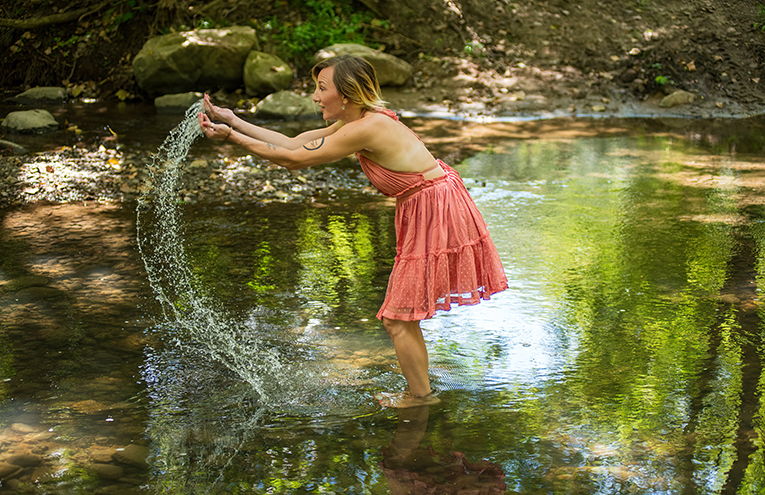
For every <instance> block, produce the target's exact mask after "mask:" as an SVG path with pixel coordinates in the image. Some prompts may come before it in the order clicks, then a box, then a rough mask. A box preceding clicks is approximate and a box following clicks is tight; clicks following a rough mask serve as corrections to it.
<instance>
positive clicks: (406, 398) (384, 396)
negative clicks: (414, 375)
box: [375, 392, 441, 409]
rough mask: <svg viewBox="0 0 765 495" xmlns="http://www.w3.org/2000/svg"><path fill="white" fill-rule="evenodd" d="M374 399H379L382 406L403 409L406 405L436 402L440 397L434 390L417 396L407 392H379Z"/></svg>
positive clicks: (425, 404)
mask: <svg viewBox="0 0 765 495" xmlns="http://www.w3.org/2000/svg"><path fill="white" fill-rule="evenodd" d="M375 399H377V400H378V401H380V405H381V406H382V407H395V408H397V409H405V408H408V407H418V406H429V405H432V404H438V403H439V402H441V399H439V398H438V397H436V394H435V392H431V393H429V394H428V395H424V396H422V397H417V396H416V395H412V394H411V393H409V392H402V393H400V394H390V393H385V392H383V393H380V394H377V395H375Z"/></svg>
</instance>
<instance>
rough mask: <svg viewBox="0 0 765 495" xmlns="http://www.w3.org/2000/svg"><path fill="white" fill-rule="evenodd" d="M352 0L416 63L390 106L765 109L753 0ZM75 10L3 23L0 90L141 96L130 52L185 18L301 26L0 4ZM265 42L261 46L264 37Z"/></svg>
mask: <svg viewBox="0 0 765 495" xmlns="http://www.w3.org/2000/svg"><path fill="white" fill-rule="evenodd" d="M340 3H342V2H340ZM127 5H132V7H131V10H125V9H126V8H127V7H126V6H127ZM349 5H350V7H352V8H355V9H356V10H358V11H368V10H369V9H372V10H374V11H375V12H376V14H375V15H376V16H377V17H378V18H380V19H384V20H385V21H387V22H388V24H386V25H384V26H385V27H375V26H367V27H368V29H367V28H366V27H365V30H364V33H365V35H366V36H367V38H368V39H369V41H370V42H376V43H381V44H382V45H383V46H384V49H385V50H386V51H388V52H390V53H393V54H395V55H397V56H400V57H402V58H404V59H405V60H407V61H409V62H410V63H412V64H413V65H414V67H415V76H414V78H413V80H412V81H410V83H409V84H408V85H407V86H406V87H404V88H396V89H393V88H388V89H386V90H385V97H386V98H387V99H388V100H389V101H390V102H391V104H392V106H393V107H395V108H397V109H409V110H412V111H416V112H419V113H424V112H434V111H435V112H445V111H448V112H452V113H455V112H456V113H463V114H468V115H478V114H490V115H505V116H513V115H526V114H537V115H538V114H542V115H571V114H578V115H582V114H585V115H586V114H603V115H634V114H638V115H659V114H661V115H665V114H675V115H688V116H708V117H715V116H731V115H734V116H748V115H754V114H760V113H762V111H763V108H765V96H764V93H763V91H762V87H763V86H762V85H765V77H763V74H764V73H765V65H764V63H763V55H762V54H763V48H765V33H763V26H765V10H763V8H762V7H760V5H759V4H758V3H756V2H751V1H745V0H727V1H715V2H713V1H711V0H668V1H662V2H658V1H655V0H630V1H622V2H608V1H599V0H581V1H579V2H576V3H572V2H569V1H568V0H549V1H531V0H527V1H515V2H513V1H509V0H461V1H459V0H425V1H422V2H410V1H408V0H389V1H387V2H385V5H384V8H383V6H382V3H381V2H380V1H378V0H360V1H357V2H356V1H354V2H350V3H349ZM77 9H79V12H82V15H81V16H80V17H78V18H77V20H76V21H70V22H62V23H56V24H50V25H47V26H44V27H37V28H25V27H15V28H14V27H2V26H3V24H2V23H0V49H3V50H4V52H5V55H4V57H5V58H4V61H3V67H4V69H5V70H4V71H3V74H2V76H0V87H2V88H4V89H5V92H6V94H7V93H10V92H13V91H18V90H20V89H23V88H24V87H27V86H36V85H61V84H66V85H69V86H70V87H71V86H78V85H79V86H80V87H81V88H85V89H86V90H88V91H92V92H94V93H95V94H96V96H98V97H102V98H108V97H112V98H114V97H116V96H115V95H116V94H118V93H117V92H118V91H119V90H123V93H122V95H125V94H129V95H133V96H135V97H139V98H140V97H142V96H143V95H141V91H140V89H139V88H137V87H136V85H135V81H134V80H133V79H132V74H131V72H130V60H132V57H133V56H135V54H136V53H137V52H138V50H139V49H140V47H141V46H142V45H143V42H144V41H145V39H147V38H148V37H149V36H151V35H154V34H157V33H158V32H162V31H166V30H168V29H174V28H181V27H183V24H184V23H186V24H187V25H195V24H196V25H200V23H201V22H202V19H225V23H230V24H237V23H249V24H255V25H257V26H259V28H260V32H261V33H265V31H266V26H268V25H269V24H268V23H269V22H271V20H273V19H279V20H280V22H282V23H283V24H287V25H289V24H294V25H299V23H300V22H301V21H302V20H304V18H305V13H304V12H302V13H301V12H300V11H298V10H297V9H295V8H294V6H292V5H290V4H288V3H287V2H266V1H259V0H255V1H251V2H247V3H238V4H236V6H235V8H231V6H228V4H226V3H225V2H203V3H198V2H194V1H192V0H188V1H185V2H180V1H176V0H172V1H169V0H168V1H164V2H160V3H159V4H157V5H154V6H149V5H148V4H147V5H144V3H142V2H140V1H139V2H117V3H116V4H115V6H112V7H111V8H110V7H109V6H108V5H107V6H105V4H104V3H102V2H97V1H95V0H80V1H78V2H72V3H71V5H69V6H68V7H66V8H65V9H58V8H54V7H53V6H51V5H48V3H47V2H28V3H25V4H24V5H23V6H19V5H18V2H12V1H10V0H0V21H2V20H3V19H7V20H15V21H26V22H27V23H28V21H30V20H31V19H34V18H35V17H36V18H46V16H51V15H59V16H65V15H67V14H70V13H72V12H73V11H75V10H77ZM120 9H122V10H120ZM382 10H384V12H383V11H382ZM301 16H302V17H301ZM204 22H205V23H206V24H205V25H209V24H210V23H209V21H207V20H205V21H204ZM221 22H223V21H221ZM225 23H224V24H225ZM219 24H220V23H219ZM5 25H6V26H7V25H8V23H7V22H6V23H5ZM93 38H96V39H95V40H94V39H93ZM263 40H264V47H263V48H264V49H268V48H269V42H268V41H267V36H265V35H264V37H263ZM306 74H307V73H306V71H305V70H302V71H299V77H298V79H297V80H296V81H295V88H296V89H301V88H304V89H309V87H310V83H309V82H308V81H307V79H306ZM211 89H214V88H211ZM677 89H683V90H685V91H688V92H690V93H693V94H694V95H695V96H696V98H695V101H694V102H693V103H691V104H686V105H683V106H679V107H672V108H662V107H660V106H659V102H660V101H661V98H662V97H663V96H664V95H666V94H667V93H671V92H673V91H675V90H677Z"/></svg>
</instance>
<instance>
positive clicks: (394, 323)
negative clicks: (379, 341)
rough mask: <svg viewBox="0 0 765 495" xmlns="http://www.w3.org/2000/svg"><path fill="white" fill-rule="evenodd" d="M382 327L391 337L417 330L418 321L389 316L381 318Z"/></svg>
mask: <svg viewBox="0 0 765 495" xmlns="http://www.w3.org/2000/svg"><path fill="white" fill-rule="evenodd" d="M382 323H383V327H385V330H386V331H387V332H388V335H390V336H391V337H397V336H399V335H401V334H402V333H405V332H410V331H414V330H417V329H418V328H419V323H420V322H419V321H405V320H393V319H391V318H385V317H383V319H382Z"/></svg>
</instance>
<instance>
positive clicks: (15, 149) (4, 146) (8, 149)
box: [0, 139, 28, 155]
mask: <svg viewBox="0 0 765 495" xmlns="http://www.w3.org/2000/svg"><path fill="white" fill-rule="evenodd" d="M27 153H28V151H27V149H26V148H25V147H23V146H22V145H20V144H17V143H14V142H13V141H6V140H4V139H0V155H2V154H6V155H26V154H27Z"/></svg>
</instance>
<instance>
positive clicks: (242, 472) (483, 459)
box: [0, 107, 765, 494]
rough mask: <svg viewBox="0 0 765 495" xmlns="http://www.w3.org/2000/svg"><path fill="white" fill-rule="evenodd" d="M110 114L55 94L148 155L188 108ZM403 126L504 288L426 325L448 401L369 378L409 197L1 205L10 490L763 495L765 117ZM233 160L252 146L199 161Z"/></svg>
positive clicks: (380, 361)
mask: <svg viewBox="0 0 765 495" xmlns="http://www.w3.org/2000/svg"><path fill="white" fill-rule="evenodd" d="M94 108H98V109H99V111H92V112H90V114H88V112H86V111H85V110H83V109H81V108H69V109H63V110H61V112H60V113H59V114H57V117H59V118H60V117H61V116H62V115H64V114H66V113H67V112H69V113H68V117H67V118H68V119H69V121H70V122H76V123H77V125H78V126H80V127H81V128H82V129H83V130H84V134H82V135H79V137H75V136H74V135H73V134H72V135H70V134H67V135H66V136H67V138H66V139H72V140H75V141H76V140H80V141H81V142H82V141H83V140H84V141H87V140H97V139H103V138H105V137H108V136H109V135H110V134H111V133H107V132H105V131H104V129H105V126H109V127H110V128H111V129H112V130H114V132H115V133H116V134H118V135H119V136H120V138H119V139H120V141H121V143H123V144H122V145H123V146H125V147H126V148H129V149H130V150H131V151H142V152H146V153H153V152H154V151H156V150H157V149H158V147H159V146H160V145H161V144H162V142H163V140H164V139H165V138H166V136H167V135H168V132H169V131H170V130H171V129H172V128H173V127H174V126H175V125H176V124H178V122H179V121H180V120H181V119H182V116H178V115H175V116H157V115H153V114H152V113H151V112H150V111H148V110H147V109H145V108H142V107H141V108H135V109H131V108H127V109H124V108H123V109H122V110H121V111H116V110H113V109H112V110H108V111H105V112H102V111H101V110H100V108H101V107H94ZM120 112H122V113H120ZM404 120H405V122H406V123H407V124H408V125H410V126H411V127H412V128H413V129H414V130H415V131H416V132H417V133H418V134H419V135H420V136H421V137H422V139H423V140H424V141H425V142H426V144H427V145H428V146H429V148H430V149H431V150H432V151H433V152H434V155H436V156H438V157H442V158H443V159H444V160H445V161H446V162H447V163H450V164H451V165H452V166H454V168H455V169H456V170H457V171H458V172H459V173H460V174H461V175H462V176H463V179H464V180H465V183H466V185H467V187H468V189H469V191H470V193H471V195H472V196H473V197H474V199H475V201H476V204H477V205H478V207H479V209H480V210H481V212H482V213H483V215H484V219H485V220H486V222H487V224H488V225H489V230H490V232H491V235H492V238H493V240H494V243H495V244H496V246H497V248H498V251H499V253H500V256H501V259H502V262H503V264H504V266H505V270H506V273H507V276H508V281H509V284H510V287H509V289H508V290H506V291H504V292H502V293H500V294H497V295H495V296H493V297H492V298H491V300H490V301H485V302H483V303H481V304H480V305H478V306H473V307H459V308H454V309H453V310H451V311H449V312H441V313H439V314H438V315H437V316H436V317H434V318H433V319H431V320H427V321H424V322H423V323H422V327H423V333H424V335H425V339H426V342H427V345H428V351H429V354H430V360H431V379H432V382H433V384H434V386H435V388H436V389H437V390H438V394H439V398H440V399H441V402H440V403H438V404H436V405H433V406H430V407H420V408H414V409H410V410H395V409H383V408H380V406H379V405H378V404H377V402H376V401H375V400H374V398H373V396H374V395H375V394H376V393H379V392H382V391H398V390H400V389H402V388H403V387H404V380H403V377H402V376H401V375H400V373H399V371H398V369H397V361H396V356H395V354H394V351H393V347H392V345H391V343H390V339H389V337H388V336H387V334H386V332H385V331H384V329H383V328H382V325H381V323H380V322H379V321H378V320H376V319H375V317H374V315H375V313H376V311H377V309H378V308H379V306H380V304H381V303H382V300H383V297H384V295H385V288H386V283H387V275H388V273H389V271H390V269H391V267H392V262H393V257H394V255H395V246H394V244H395V232H394V230H393V218H394V206H395V202H393V201H391V200H390V199H387V198H385V197H383V196H381V195H379V194H374V193H370V192H369V191H368V190H344V191H341V192H339V193H335V194H329V195H327V196H325V197H314V198H310V199H306V200H305V201H295V202H281V201H271V202H259V201H257V200H256V199H253V200H247V201H236V202H223V201H221V202H215V201H207V202H205V201H200V202H197V203H193V204H189V203H184V202H178V203H173V202H170V203H169V204H168V206H167V207H168V208H170V211H171V214H172V216H173V218H174V220H175V221H177V224H176V225H175V227H173V228H172V229H169V228H168V227H166V226H164V225H163V224H161V223H160V222H159V218H158V217H159V214H158V211H159V209H158V208H157V207H153V208H149V209H144V210H142V209H141V207H140V205H138V204H137V203H136V202H125V203H114V202H99V201H73V202H69V203H36V204H24V205H16V206H11V207H8V208H4V209H0V220H1V223H0V252H2V260H0V318H2V320H1V321H2V324H0V480H1V481H0V493H41V494H42V493H46V494H74V493H96V494H112V493H114V494H132V493H136V494H138V493H151V494H154V493H156V494H197V493H199V494H202V493H285V494H287V493H288V494H295V493H350V494H387V493H394V494H397V493H481V494H496V493H524V494H525V493H528V494H532V493H533V494H538V493H568V494H620V493H630V494H635V493H640V494H688V493H695V494H738V493H742V494H743V493H760V492H762V491H763V490H765V443H764V442H763V438H764V434H765V430H764V424H763V418H765V398H763V395H762V387H763V385H762V384H763V383H765V373H764V370H763V359H764V358H765V355H764V354H763V353H764V352H765V351H764V349H765V346H763V312H762V309H761V308H760V305H761V303H760V300H759V285H760V280H761V278H760V277H761V276H763V277H765V250H764V249H765V223H764V222H763V219H764V218H765V209H764V207H763V205H765V201H763V199H762V198H763V193H765V161H764V160H763V158H762V157H763V151H765V138H762V137H761V136H762V135H763V127H764V126H765V120H763V119H748V120H730V121H722V120H716V121H706V120H681V119H665V120H651V119H637V118H636V119H559V120H530V121H512V120H507V121H504V122H496V121H495V122H464V121H452V120H441V119H435V118H424V117H417V118H405V119H404ZM272 125H273V126H274V128H279V129H281V127H279V126H280V124H278V123H274V124H272ZM284 128H285V129H289V130H290V132H291V131H293V130H295V125H294V124H289V125H287V124H285V126H284ZM285 132H286V131H285ZM43 141H44V139H43V138H40V137H30V138H28V140H27V142H26V143H24V144H26V145H27V146H37V147H40V148H44V149H52V148H45V146H48V145H46V144H43ZM61 144H67V145H72V143H60V142H59V145H61ZM219 153H223V154H225V155H226V156H233V155H236V154H238V155H244V154H245V153H244V152H243V150H237V149H235V148H229V147H225V148H216V147H215V146H213V145H212V144H211V143H208V142H205V141H199V142H196V143H194V144H193V145H192V146H191V150H190V153H189V157H188V159H189V160H193V159H213V158H214V157H216V156H218V154H219ZM147 165H148V164H147ZM339 166H340V167H343V168H345V169H350V168H352V167H353V164H346V163H343V164H341V165H339ZM170 234H172V235H170ZM142 236H144V237H143V238H149V239H153V241H152V242H153V243H152V244H143V245H141V242H140V239H142ZM139 248H140V249H139ZM160 248H161V249H160ZM158 250H160V251H161V252H159V251H158ZM158 253H159V254H158ZM147 260H149V261H148V264H147ZM147 267H148V268H147ZM180 276H182V280H181V279H179V278H178V277H180ZM179 280H181V281H179ZM764 282H765V280H764ZM158 287H159V288H161V290H159V291H158V290H157V289H158ZM459 490H462V491H459Z"/></svg>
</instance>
